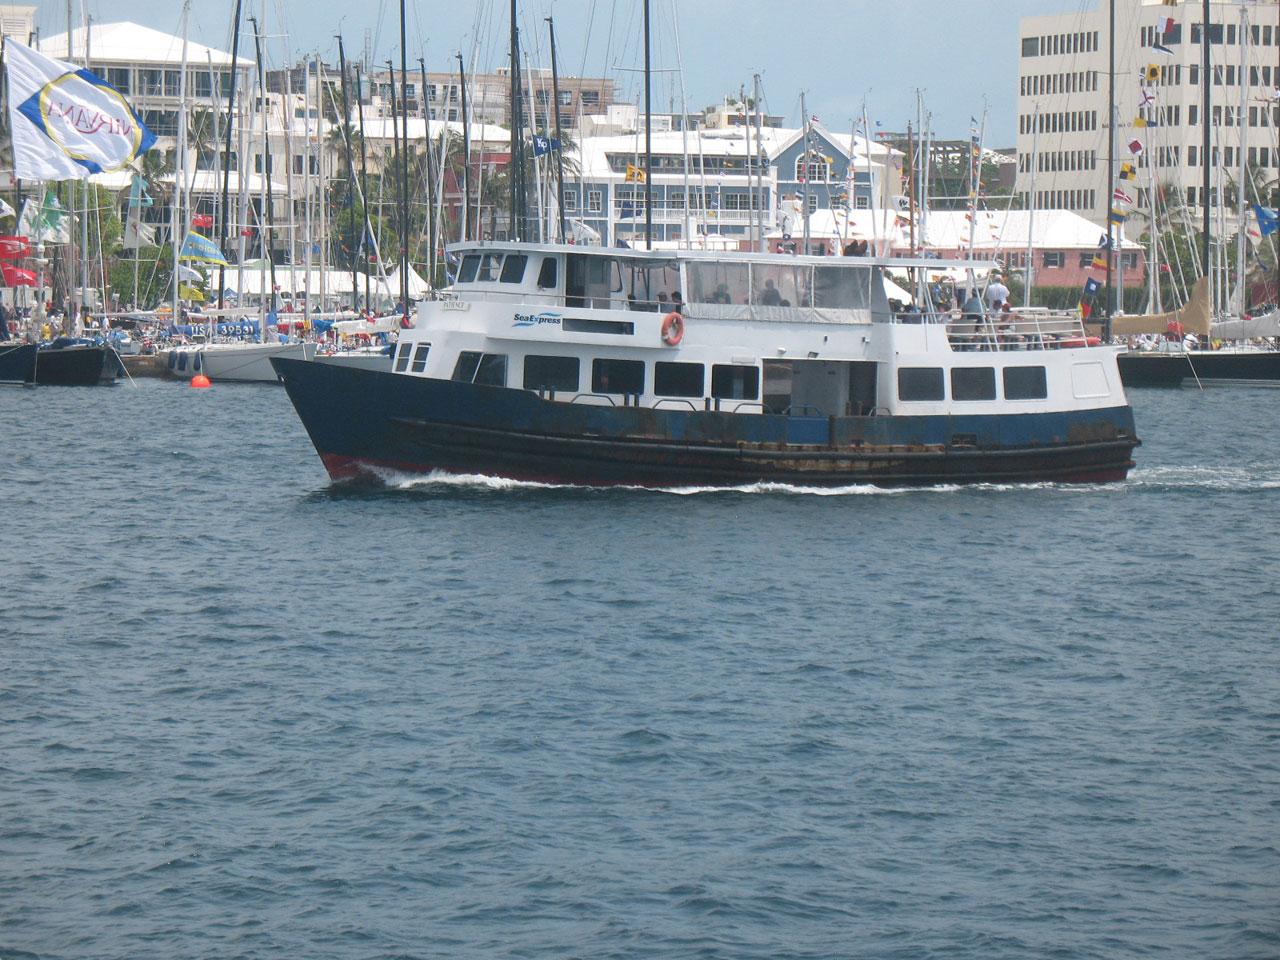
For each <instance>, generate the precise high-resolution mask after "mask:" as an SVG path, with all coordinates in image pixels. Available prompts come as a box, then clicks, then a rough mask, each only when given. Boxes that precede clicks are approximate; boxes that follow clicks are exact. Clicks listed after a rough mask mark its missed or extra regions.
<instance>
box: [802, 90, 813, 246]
mask: <svg viewBox="0 0 1280 960" xmlns="http://www.w3.org/2000/svg"><path fill="white" fill-rule="evenodd" d="M800 129H801V130H803V131H804V147H803V151H804V152H803V153H801V156H802V157H804V194H803V196H804V208H803V209H802V210H801V211H800V214H801V216H802V217H803V218H804V246H803V247H802V248H801V249H802V250H803V255H804V256H806V257H807V256H809V171H810V169H811V167H810V164H809V159H810V158H809V144H810V140H811V138H812V136H813V131H812V130H811V129H810V128H809V110H808V108H807V107H806V106H805V101H804V91H803V90H801V91H800Z"/></svg>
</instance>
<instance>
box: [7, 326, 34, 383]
mask: <svg viewBox="0 0 1280 960" xmlns="http://www.w3.org/2000/svg"><path fill="white" fill-rule="evenodd" d="M0 322H2V321H0ZM35 376H36V345H35V344H34V343H19V342H18V341H16V340H5V341H3V342H0V383H34V382H35Z"/></svg>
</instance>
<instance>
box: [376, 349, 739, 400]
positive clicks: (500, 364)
mask: <svg viewBox="0 0 1280 960" xmlns="http://www.w3.org/2000/svg"><path fill="white" fill-rule="evenodd" d="M425 347H426V345H425V344H419V347H418V349H419V350H420V351H421V352H422V365H421V366H419V363H418V356H417V354H415V355H414V357H413V364H412V366H411V367H409V368H408V369H409V370H410V372H413V373H420V372H421V371H422V368H423V367H424V366H425V365H426V350H425V349H424V348H425ZM408 361H409V358H408V354H407V352H404V353H402V355H401V356H400V357H398V358H397V361H396V369H397V371H403V370H404V369H405V366H404V365H405V364H407V363H408ZM645 366H646V365H645V362H644V361H643V360H617V359H613V358H609V357H600V358H597V359H595V360H592V361H591V392H592V393H601V394H620V395H622V396H638V395H639V394H642V393H644V392H645V380H646V377H645V375H646V372H647V371H646V369H645ZM452 379H454V380H458V381H461V382H463V383H478V384H483V385H485V386H490V387H505V386H506V385H507V357H506V355H505V354H498V353H479V352H473V351H469V350H468V351H463V352H462V353H460V354H459V355H458V362H457V364H456V365H455V366H454V368H453V377H452ZM523 386H524V389H526V390H542V391H548V392H556V393H577V392H578V391H579V390H580V389H581V371H580V361H579V359H578V358H577V357H555V356H537V355H532V354H531V355H529V356H527V357H525V358H524V381H523ZM653 394H654V396H658V397H690V398H692V397H699V398H700V397H705V396H707V395H708V394H707V375H706V367H705V366H704V365H703V364H701V363H674V362H668V361H661V360H660V361H657V362H656V363H654V365H653ZM710 396H711V397H712V398H713V399H720V400H758V399H759V398H760V369H759V368H758V367H754V366H743V365H740V364H726V363H716V364H712V366H711V393H710Z"/></svg>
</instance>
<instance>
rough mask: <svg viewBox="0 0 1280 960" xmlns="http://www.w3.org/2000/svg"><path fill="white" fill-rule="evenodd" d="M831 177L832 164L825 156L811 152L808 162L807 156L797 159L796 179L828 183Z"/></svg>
mask: <svg viewBox="0 0 1280 960" xmlns="http://www.w3.org/2000/svg"><path fill="white" fill-rule="evenodd" d="M830 179H831V165H830V164H829V163H827V161H826V159H825V158H823V157H819V156H816V155H815V154H810V155H809V159H808V163H807V164H806V162H805V158H804V157H800V158H799V159H798V160H796V180H797V181H799V182H800V183H826V182H827V181H828V180H830Z"/></svg>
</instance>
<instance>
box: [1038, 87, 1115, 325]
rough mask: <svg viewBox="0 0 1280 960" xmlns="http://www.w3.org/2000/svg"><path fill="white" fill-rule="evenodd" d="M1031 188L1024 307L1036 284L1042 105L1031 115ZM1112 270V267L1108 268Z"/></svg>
mask: <svg viewBox="0 0 1280 960" xmlns="http://www.w3.org/2000/svg"><path fill="white" fill-rule="evenodd" d="M1031 130H1032V133H1031V188H1030V189H1029V190H1028V191H1027V200H1028V201H1029V202H1028V204H1027V272H1026V274H1025V279H1024V281H1023V290H1022V305H1023V306H1024V307H1029V306H1031V287H1032V285H1033V284H1034V283H1035V275H1036V265H1035V242H1034V241H1035V229H1036V170H1037V169H1038V167H1039V164H1040V104H1039V102H1037V103H1036V108H1035V112H1034V113H1032V115H1031ZM1108 269H1110V267H1108Z"/></svg>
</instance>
